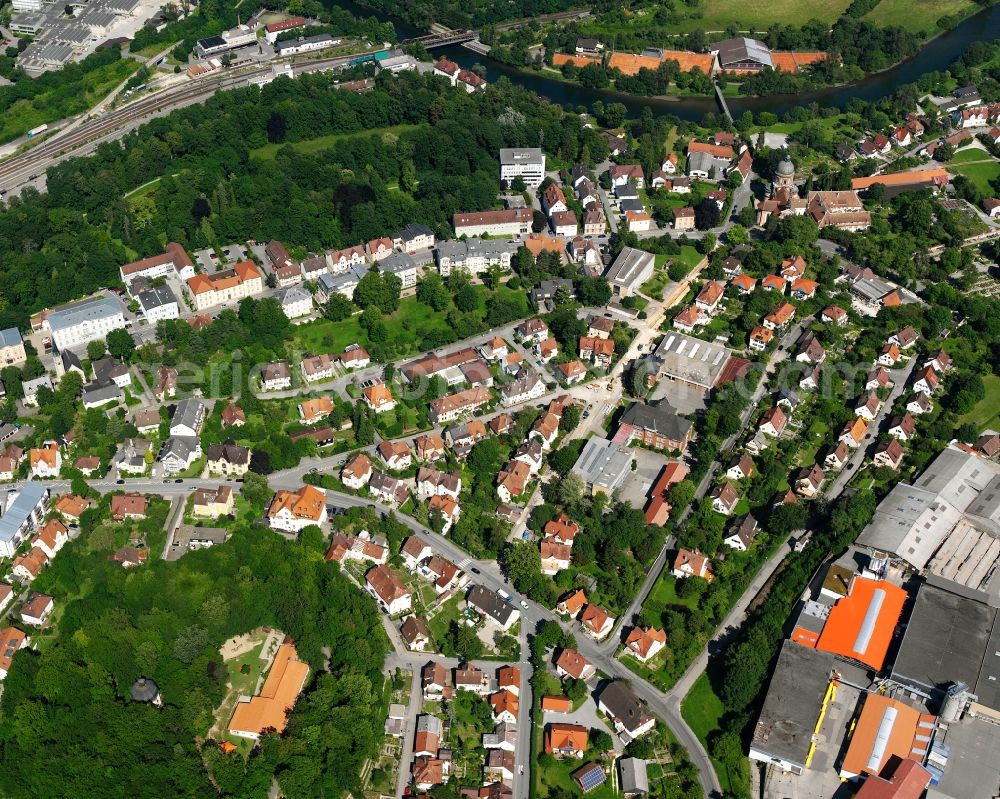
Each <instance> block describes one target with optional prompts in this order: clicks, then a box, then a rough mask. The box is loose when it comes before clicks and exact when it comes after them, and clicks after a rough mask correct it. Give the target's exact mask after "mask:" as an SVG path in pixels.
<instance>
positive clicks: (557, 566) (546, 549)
mask: <svg viewBox="0 0 1000 799" xmlns="http://www.w3.org/2000/svg"><path fill="white" fill-rule="evenodd" d="M539 546H540V549H541V558H542V564H541V569H542V574H547V575H549V576H552V575H556V574H558V573H559V572H561V571H563V570H564V569H568V568H569V564H570V557H571V555H572V548H571V547H569V546H567V545H566V544H560V543H559V542H557V541H556V540H554V539H551V538H543V539H542V541H541V543H540V544H539Z"/></svg>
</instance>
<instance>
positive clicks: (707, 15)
mask: <svg viewBox="0 0 1000 799" xmlns="http://www.w3.org/2000/svg"><path fill="white" fill-rule="evenodd" d="M850 4H851V0H830V1H829V2H826V3H810V2H803V0H706V1H705V3H704V4H702V5H701V7H700V9H699V11H700V12H701V16H700V17H699V18H697V19H687V20H684V21H682V22H681V23H680V25H679V26H678V28H679V29H680V30H681V31H689V30H694V29H695V28H700V29H702V30H704V31H723V30H725V29H726V28H727V27H728V26H729V25H730V24H731V23H733V22H735V23H737V24H738V25H739V26H740V28H741V29H743V30H749V29H750V28H751V27H754V28H757V29H758V30H766V29H767V28H768V27H769V26H770V25H771V24H772V23H774V22H780V23H781V24H782V25H794V26H795V27H801V26H802V25H804V24H805V23H806V22H808V21H809V20H811V19H819V20H821V21H822V22H828V23H831V24H832V23H834V22H836V21H837V18H838V17H839V16H840V15H841V14H843V13H844V10H845V9H846V8H847V7H848V6H849V5H850Z"/></svg>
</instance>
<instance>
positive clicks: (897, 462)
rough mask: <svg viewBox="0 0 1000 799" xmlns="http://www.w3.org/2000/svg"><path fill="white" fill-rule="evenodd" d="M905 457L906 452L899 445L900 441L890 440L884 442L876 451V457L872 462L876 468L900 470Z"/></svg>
mask: <svg viewBox="0 0 1000 799" xmlns="http://www.w3.org/2000/svg"><path fill="white" fill-rule="evenodd" d="M905 455H906V450H904V449H903V445H902V444H900V443H899V439H897V438H888V439H886V440H885V441H882V442H881V443H880V444H879V445H878V447H877V448H876V449H875V455H874V457H873V458H872V460H873V461H874V463H875V465H876V466H888V467H889V468H890V469H899V467H900V466H901V465H902V463H903V457H904V456H905Z"/></svg>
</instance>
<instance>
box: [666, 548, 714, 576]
mask: <svg viewBox="0 0 1000 799" xmlns="http://www.w3.org/2000/svg"><path fill="white" fill-rule="evenodd" d="M671 574H673V575H674V577H676V578H677V579H678V580H683V579H684V578H686V577H702V578H704V579H706V580H708V581H711V580H712V578H713V577H714V576H715V575H714V573H713V572H712V562H711V560H710V559H709V558H708V556H707V555H703V554H702V553H701V552H699V551H698V550H697V549H678V550H677V555H676V556H675V557H674V565H673V569H672V570H671Z"/></svg>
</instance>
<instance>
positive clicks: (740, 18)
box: [679, 0, 944, 41]
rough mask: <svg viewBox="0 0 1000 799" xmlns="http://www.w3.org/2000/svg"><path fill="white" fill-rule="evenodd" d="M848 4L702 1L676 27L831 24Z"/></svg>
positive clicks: (792, 0)
mask: <svg viewBox="0 0 1000 799" xmlns="http://www.w3.org/2000/svg"><path fill="white" fill-rule="evenodd" d="M887 1H888V0H884V2H887ZM850 4H851V3H850V0H830V2H827V3H822V4H816V3H810V2H807V0H706V2H705V3H704V4H702V5H701V7H700V10H701V11H702V12H703V13H702V15H701V17H700V18H699V19H688V20H684V21H682V22H681V23H680V25H679V28H680V29H681V30H682V31H687V30H693V29H694V28H700V29H701V30H705V31H722V30H725V29H726V27H727V26H728V25H729V24H730V23H732V22H735V23H737V24H738V25H739V26H740V28H741V29H743V30H747V29H749V28H750V26H751V25H752V26H754V27H756V28H757V29H759V30H766V29H767V28H768V27H769V26H770V25H771V23H773V22H780V23H781V24H782V25H794V26H795V27H800V26H802V25H804V24H805V23H806V22H808V21H809V20H810V19H819V20H820V21H822V22H829V23H833V22H836V20H837V18H838V17H839V16H840V15H841V14H843V13H844V10H845V9H846V8H847V7H848V6H849V5H850ZM942 13H944V12H942ZM938 16H940V14H939V15H938ZM713 41H714V40H713Z"/></svg>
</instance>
